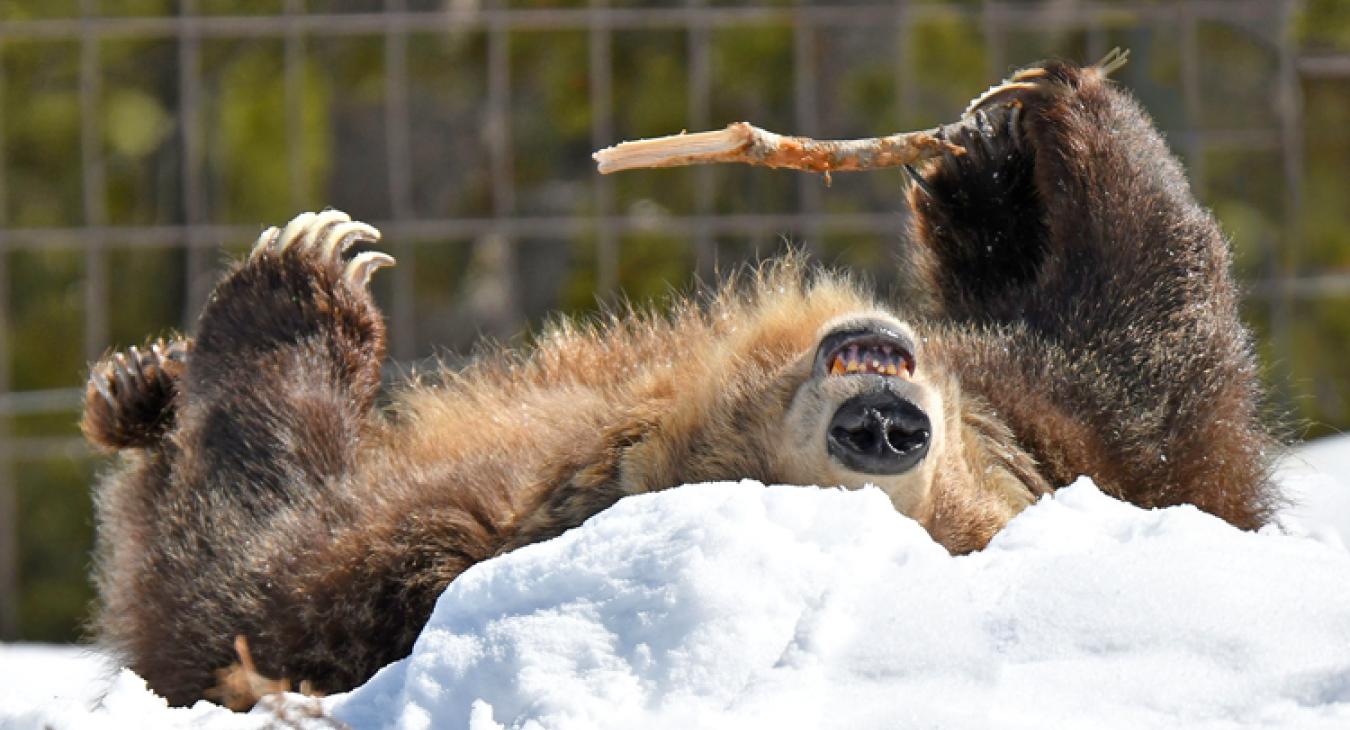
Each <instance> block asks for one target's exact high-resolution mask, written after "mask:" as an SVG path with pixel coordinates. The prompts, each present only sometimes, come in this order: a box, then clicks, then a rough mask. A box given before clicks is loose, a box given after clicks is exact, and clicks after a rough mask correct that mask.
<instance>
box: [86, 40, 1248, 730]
mask: <svg viewBox="0 0 1350 730" xmlns="http://www.w3.org/2000/svg"><path fill="white" fill-rule="evenodd" d="M948 133H949V134H950V135H951V137H952V139H953V140H954V141H957V142H958V143H960V144H962V145H963V146H965V148H966V149H967V151H968V152H967V154H966V155H964V156H959V157H958V156H952V157H948V158H946V159H944V160H938V161H934V162H932V163H930V165H929V166H928V167H927V168H926V169H924V170H923V171H921V172H917V173H916V174H918V175H921V185H920V186H917V187H916V188H915V189H914V191H913V192H912V194H911V203H912V205H913V207H914V210H915V212H916V214H917V216H916V217H917V226H916V231H915V235H914V243H913V246H912V247H911V248H910V252H909V254H908V260H907V261H905V262H904V267H905V269H906V271H907V272H909V273H910V274H912V276H913V282H912V287H911V288H910V289H909V290H908V291H907V294H906V297H905V298H906V301H904V302H902V303H900V305H899V306H900V307H901V308H900V309H888V308H887V307H886V306H885V303H884V302H879V301H877V300H875V299H874V298H873V297H872V295H870V294H869V293H867V292H866V291H865V290H864V288H862V287H860V286H859V285H858V284H856V283H855V282H853V281H851V280H850V279H848V278H847V277H844V276H840V275H835V274H829V273H821V272H815V271H809V270H807V268H806V266H805V263H804V262H803V261H802V260H801V259H800V258H797V257H789V258H786V259H784V260H782V261H779V262H776V263H773V264H770V265H768V266H766V267H764V268H762V269H761V270H759V271H757V272H753V273H751V274H749V275H747V276H745V277H742V278H741V279H740V280H738V281H734V282H732V283H730V284H728V285H726V286H725V287H724V288H722V289H720V290H718V291H716V292H713V293H711V294H708V295H706V296H705V297H703V298H701V299H696V300H689V301H686V302H683V303H680V304H677V305H676V306H675V307H674V308H673V309H672V310H671V311H670V312H668V313H665V314H647V313H639V312H629V313H624V314H623V315H621V316H617V317H614V318H612V319H610V320H608V321H606V322H603V323H600V324H594V325H586V324H576V323H571V322H559V323H557V324H555V325H553V326H552V327H550V328H549V329H548V330H547V331H546V332H545V333H543V334H542V335H541V336H540V338H539V340H538V342H537V344H536V345H535V347H533V348H532V349H531V350H530V351H528V352H513V351H499V352H493V353H489V354H485V355H484V356H482V357H481V358H480V359H479V360H478V362H477V363H476V364H474V365H472V366H470V367H469V368H467V369H465V370H463V371H461V372H448V371H447V372H443V373H440V374H439V375H438V376H437V377H435V378H433V379H432V380H434V382H422V383H413V384H410V385H409V386H408V387H406V388H404V389H403V390H401V391H399V392H398V393H397V394H396V396H395V402H394V405H393V406H392V407H391V408H389V409H384V410H373V403H374V400H375V396H376V393H377V390H378V387H379V371H380V364H381V359H382V356H383V346H384V328H383V324H382V322H381V318H380V314H379V312H378V311H377V310H376V308H375V306H374V304H373V303H372V300H371V298H370V296H369V294H368V293H367V291H366V289H365V287H364V279H365V277H364V276H352V266H353V264H351V263H346V262H344V260H343V258H342V257H341V256H340V255H338V254H340V252H341V249H342V246H339V247H338V248H337V249H336V250H334V249H332V248H331V247H330V248H327V249H325V248H324V246H325V243H324V242H325V241H327V240H328V239H329V238H331V237H332V236H328V235H326V233H325V231H327V232H328V233H331V232H332V229H333V226H335V225H338V223H335V222H334V221H335V220H336V219H335V218H330V219H328V221H327V223H326V225H327V228H325V229H324V230H320V231H317V232H313V231H310V232H306V231H301V230H297V231H292V232H290V234H287V233H283V234H281V235H280V236H279V237H278V235H277V234H275V233H273V232H269V233H268V234H265V235H264V239H262V241H261V243H260V246H259V248H258V249H256V252H255V254H254V255H253V256H251V257H250V258H249V260H248V261H246V262H244V263H242V264H241V265H239V266H237V267H236V268H235V269H234V271H232V272H231V273H230V274H229V275H228V276H227V277H226V278H225V279H224V281H223V282H222V283H221V284H220V285H219V286H218V287H217V289H216V291H215V293H214V294H213V296H212V297H211V300H210V302H209V303H208V305H207V307H206V309H205V311H204V312H203V314H202V318H201V322H200V324H199V327H198V333H197V335H196V340H195V343H194V344H193V345H192V351H191V353H190V355H189V356H187V366H186V371H185V372H182V373H181V374H178V375H177V376H176V377H173V376H174V375H175V373H174V372H173V371H172V370H171V369H170V368H168V367H159V366H158V365H157V364H158V363H159V360H156V362H155V363H151V365H155V366H154V367H149V366H144V365H143V366H142V367H140V368H136V367H131V368H128V367H127V366H126V365H125V364H122V365H119V364H118V363H117V361H116V360H111V361H108V362H105V363H104V364H102V365H100V366H99V367H98V368H96V369H95V372H94V375H93V377H92V379H91V385H90V391H89V400H88V402H87V407H86V413H85V424H84V426H85V431H86V433H87V434H88V435H89V437H90V439H91V440H93V441H94V442H95V443H97V444H100V445H101V446H104V447H105V448H109V449H122V451H121V465H120V466H119V467H118V469H117V470H116V471H115V472H113V473H112V474H110V475H109V476H107V477H106V478H105V479H104V480H103V484H102V485H101V486H100V488H99V491H98V511H99V526H100V544H101V556H100V557H101V560H100V564H99V585H100V589H101V593H102V597H103V609H102V612H101V617H100V628H101V632H102V636H103V639H104V640H105V641H106V642H107V643H108V644H110V645H111V646H113V647H115V648H116V649H117V650H119V651H120V652H122V654H123V656H124V658H125V659H126V660H127V661H128V662H129V664H130V666H131V667H132V668H133V669H135V670H136V671H137V672H139V673H140V674H141V675H142V676H143V677H145V678H146V679H147V680H148V681H149V683H150V685H151V686H152V687H153V688H154V689H155V690H157V691H158V692H160V693H161V694H163V695H165V696H166V697H167V698H169V700H170V701H172V702H174V703H178V704H181V703H188V702H192V701H194V700H196V699H198V698H200V697H202V695H203V692H204V691H205V690H206V689H207V688H209V687H210V686H211V685H212V684H213V682H214V681H215V680H214V674H213V671H214V670H217V669H220V668H223V667H225V666H228V665H229V664H231V662H232V661H233V660H234V654H233V651H232V646H233V643H234V640H235V637H236V636H237V635H241V634H242V635H244V636H246V637H247V638H248V642H249V645H250V646H251V647H252V649H253V655H254V657H255V659H256V661H257V665H258V670H259V671H261V672H262V673H264V674H267V675H270V676H275V677H287V678H290V679H292V680H296V681H299V680H310V681H311V682H313V684H314V686H315V687H316V688H317V689H319V690H323V691H335V690H343V689H347V688H350V687H352V686H353V685H355V684H357V683H359V682H361V681H362V680H364V679H366V678H367V677H369V676H370V674H371V673H372V672H373V671H374V670H375V669H377V668H379V667H380V666H382V665H383V664H385V663H388V662H390V661H392V660H395V659H398V658H400V657H402V656H404V655H405V654H406V653H407V652H408V650H409V648H410V646H411V644H412V641H413V639H414V637H415V636H416V635H417V633H418V631H419V629H420V627H421V626H422V624H423V622H424V621H425V619H426V618H427V616H428V615H429V613H430V611H431V608H432V604H433V602H434V601H435V599H436V597H437V596H438V595H439V594H440V592H441V591H442V589H444V588H445V586H446V585H447V584H448V583H449V582H450V581H451V580H453V579H454V578H455V576H457V575H458V574H459V573H460V572H462V571H463V570H464V569H466V568H467V567H469V566H470V565H472V564H474V563H476V562H479V561H481V560H484V559H487V558H489V557H491V556H493V555H496V554H498V553H501V552H503V551H505V550H509V549H511V548H513V547H515V546H519V545H523V544H527V543H532V542H536V541H539V540H543V539H547V538H549V537H553V536H555V535H557V534H559V533H561V532H562V531H564V530H566V529H568V528H571V527H573V526H575V525H578V524H580V523H581V522H582V521H583V520H585V519H586V518H587V517H589V516H591V515H593V514H595V513H596V512H598V511H600V510H603V509H604V508H606V507H608V506H609V505H611V504H613V503H614V502H615V501H616V500H618V499H620V498H621V497H623V496H625V495H628V494H635V493H639V492H647V491H652V490H658V489H665V488H669V487H673V486H676V485H680V484H684V483H689V482H700V481H708V480H724V479H738V478H752V479H758V480H761V481H764V482H771V483H772V482H780V483H796V484H821V485H838V484H842V485H845V486H850V487H856V486H860V485H861V484H863V483H865V482H875V483H877V484H879V485H880V486H882V488H883V489H885V490H886V491H887V492H888V493H889V494H890V495H891V497H892V500H893V501H894V502H895V504H896V506H897V508H898V509H900V510H902V511H904V512H905V513H906V514H909V515H910V516H912V517H914V518H915V519H917V520H919V521H920V523H922V524H923V525H924V526H925V527H926V528H927V529H928V530H929V531H930V532H931V534H932V535H933V536H934V538H935V539H937V540H938V541H940V542H941V543H942V544H943V545H945V546H947V547H948V549H950V550H952V551H954V552H964V551H969V550H974V549H978V548H980V547H982V546H983V545H984V544H985V543H986V542H987V541H988V540H989V538H990V537H991V536H992V535H993V534H994V532H996V531H997V530H998V529H999V528H1000V527H1001V526H1002V525H1004V524H1005V523H1006V522H1007V520H1008V519H1010V518H1011V516H1012V515H1014V514H1016V512H1017V511H1018V510H1019V509H1021V508H1022V507H1023V506H1025V505H1026V504H1029V503H1030V502H1031V501H1032V500H1034V499H1035V498H1036V496H1037V495H1040V494H1043V493H1045V492H1047V491H1048V490H1049V489H1050V488H1051V487H1053V486H1060V485H1063V484H1065V483H1067V482H1069V481H1070V480H1072V479H1073V478H1074V477H1076V476H1077V475H1079V474H1089V475H1091V476H1093V477H1094V478H1095V479H1096V480H1097V482H1098V483H1099V484H1100V485H1101V486H1102V487H1103V488H1105V489H1106V490H1108V491H1111V492H1112V493H1114V494H1117V495H1119V496H1121V497H1123V498H1125V499H1128V500H1130V501H1132V502H1135V503H1137V504H1140V505H1145V506H1161V505H1170V504H1177V503H1182V502H1190V503H1193V504H1196V505H1198V506H1199V507H1201V508H1202V509H1205V510H1208V511H1210V512H1212V513H1214V514H1216V515H1219V516H1221V517H1223V518H1224V519H1227V520H1229V521H1230V522H1232V523H1234V524H1236V525H1239V526H1241V527H1246V528H1250V527H1256V526H1258V525H1260V524H1262V522H1263V521H1264V520H1265V518H1266V517H1267V516H1268V510H1269V509H1270V507H1271V503H1272V497H1271V495H1272V492H1271V488H1270V486H1269V481H1268V479H1267V476H1266V471H1265V470H1266V461H1267V460H1266V457H1265V452H1266V449H1267V448H1268V446H1269V444H1270V441H1269V438H1268V436H1267V435H1266V432H1265V430H1264V429H1263V428H1262V425H1261V421H1260V417H1259V416H1260V414H1259V412H1258V397H1259V392H1258V385H1257V377H1256V368H1255V364H1254V360H1253V356H1252V351H1251V346H1250V344H1249V342H1248V336H1247V334H1246V331H1245V330H1244V329H1243V327H1242V326H1241V324H1240V323H1239V322H1238V319H1237V316H1236V294H1235V291H1234V288H1233V285H1232V283H1231V281H1230V279H1229V274H1228V252H1227V248H1226V246H1225V243H1224V241H1223V239H1222V237H1221V236H1220V234H1219V232H1218V230H1217V228H1216V226H1215V224H1214V221H1213V220H1212V219H1211V218H1210V216H1209V215H1208V214H1207V213H1206V212H1205V211H1203V210H1202V209H1201V208H1200V207H1199V206H1198V205H1197V204H1196V202H1195V201H1194V199H1193V197H1192V195H1191V193H1190V191H1189V188H1188V187H1187V184H1186V181H1185V178H1184V177H1183V175H1182V172H1181V170H1180V167H1179V166H1178V164H1177V163H1176V161H1175V160H1174V159H1173V158H1172V157H1171V155H1170V154H1168V152H1167V150H1166V148H1165V147H1164V145H1163V143H1162V141H1161V139H1160V138H1159V136H1158V134H1157V132H1156V131H1155V130H1154V129H1153V128H1152V126H1151V124H1150V122H1149V120H1148V118H1147V117H1146V116H1145V115H1144V113H1143V112H1142V111H1141V110H1140V109H1139V107H1138V106H1137V105H1136V104H1135V102H1133V101H1132V100H1131V99H1130V98H1129V97H1128V96H1126V95H1125V94H1123V93H1122V92H1120V91H1118V90H1117V89H1115V88H1113V87H1112V86H1111V85H1109V84H1108V83H1107V82H1106V81H1105V79H1104V75H1103V74H1102V73H1101V72H1100V71H1099V70H1098V69H1091V68H1090V69H1079V68H1076V67H1074V66H1070V65H1067V64H1061V63H1052V64H1048V65H1045V66H1043V67H1038V68H1034V69H1030V70H1028V71H1025V72H1023V73H1022V74H1020V75H1019V76H1018V77H1015V78H1014V79H1013V80H1012V81H1011V82H1010V83H1009V84H1007V85H1006V86H1004V87H1002V88H1001V89H1000V90H998V91H996V92H994V93H992V94H990V95H987V96H986V97H984V99H983V100H982V101H981V103H980V104H979V108H978V109H976V110H975V111H974V112H973V113H972V114H971V115H969V116H968V117H967V118H966V119H964V120H963V121H962V122H961V123H958V124H956V125H953V126H952V127H950V128H949V129H948ZM343 230H347V229H343ZM353 237H360V236H359V235H357V234H350V235H347V238H346V239H344V240H343V241H342V244H343V246H345V245H346V244H347V243H350V242H351V241H350V239H351V238H353ZM292 238H296V239H299V240H300V243H297V244H296V245H289V246H288V247H286V248H284V250H283V249H282V246H283V245H288V242H289V240H290V239H292ZM367 263H369V262H368V261H367ZM364 273H366V274H368V271H367V272H364ZM858 321H865V322H873V323H879V325H878V326H883V327H885V328H888V329H892V330H895V331H897V332H902V333H905V334H904V335H903V336H905V337H909V336H910V335H912V336H913V337H912V339H913V343H914V347H913V349H914V352H913V353H912V354H913V356H914V360H915V363H916V368H915V372H914V376H913V378H912V379H904V378H894V377H892V378H882V377H881V376H865V377H862V378H846V377H838V376H829V377H825V376H823V375H822V373H821V372H820V371H819V370H817V369H813V368H815V367H818V366H816V365H813V363H814V362H816V361H817V356H816V350H817V348H818V346H819V345H820V343H821V342H822V340H823V339H824V338H826V337H827V336H828V335H829V334H830V333H832V332H835V331H837V330H838V329H839V327H841V326H851V323H856V322H858ZM186 349H187V346H186V345H182V346H180V347H179V350H178V352H179V355H183V354H185V353H186ZM180 359H181V358H180ZM175 362H176V361H175ZM166 374H167V375H168V376H170V377H169V378H168V379H167V380H166V379H165V378H164V377H163V376H164V375H166ZM877 383H881V385H877ZM869 388H870V389H873V390H876V389H881V390H887V389H889V390H893V391H894V392H896V393H901V394H903V395H904V397H905V398H906V399H908V400H910V401H912V402H914V403H915V404H917V405H918V407H920V408H922V409H923V410H924V411H926V412H927V414H928V417H929V418H931V420H932V434H931V445H930V449H929V451H928V453H927V456H925V457H924V458H923V461H922V462H921V463H920V465H919V466H915V467H914V468H913V469H911V470H909V471H908V472H906V473H903V474H898V475H894V476H890V475H884V476H877V475H868V474H858V473H853V472H850V471H849V470H848V469H846V468H844V467H843V466H841V465H840V463H839V462H838V461H836V460H833V459H831V458H830V456H829V455H828V454H827V453H826V451H825V448H824V437H823V435H824V433H825V431H824V428H825V427H824V425H822V424H823V421H822V419H826V420H828V417H829V414H830V413H831V412H832V411H833V409H834V407H835V406H837V405H838V404H839V403H840V402H841V401H842V400H843V399H845V398H847V397H850V396H852V395H854V394H856V393H858V392H862V391H864V390H867V389H869ZM148 404H159V407H158V409H156V408H151V407H149V405H148ZM150 411H154V413H153V414H151V413H150ZM138 424H155V425H153V426H150V425H146V426H145V427H141V426H139V425H138ZM127 434H131V435H127Z"/></svg>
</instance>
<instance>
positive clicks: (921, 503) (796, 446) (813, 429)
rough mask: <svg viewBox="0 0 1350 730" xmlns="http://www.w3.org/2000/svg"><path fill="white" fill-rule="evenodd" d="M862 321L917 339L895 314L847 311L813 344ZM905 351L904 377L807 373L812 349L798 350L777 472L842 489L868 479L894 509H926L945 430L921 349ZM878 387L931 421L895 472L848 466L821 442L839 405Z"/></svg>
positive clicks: (940, 402)
mask: <svg viewBox="0 0 1350 730" xmlns="http://www.w3.org/2000/svg"><path fill="white" fill-rule="evenodd" d="M865 321H871V322H882V323H885V324H886V326H887V327H889V328H891V329H894V330H896V331H898V332H901V333H903V334H904V335H906V336H907V337H908V339H910V340H911V341H912V342H915V343H917V342H918V341H919V340H918V338H917V337H916V336H914V333H913V329H912V328H911V327H910V326H909V325H908V324H906V323H904V322H901V321H900V320H899V319H896V318H895V317H894V316H893V315H891V314H890V313H888V312H885V311H881V310H867V311H860V312H850V313H847V314H843V315H840V316H837V317H834V318H832V319H830V320H829V321H828V322H826V323H825V324H824V325H823V326H822V327H821V328H820V329H819V330H818V331H817V333H816V338H815V339H816V343H817V347H818V346H819V343H820V342H821V341H822V340H823V339H824V338H825V337H827V336H828V335H830V334H831V333H833V332H837V331H840V330H842V329H846V328H848V327H850V326H852V325H855V324H856V323H860V322H865ZM911 354H912V355H913V356H914V359H915V364H916V367H915V370H914V373H913V375H911V376H905V377H901V376H886V375H847V376H839V375H829V374H821V373H818V372H813V370H814V365H815V360H816V348H812V350H811V351H809V352H807V353H805V354H804V355H803V357H802V359H801V362H800V363H799V364H798V368H799V371H800V373H801V375H800V377H801V378H802V382H801V385H800V386H799V387H798V388H797V391H796V393H795V395H794V396H793V398H792V403H791V405H790V406H789V407H788V410H787V413H786V414H785V416H784V421H785V423H784V426H785V432H786V434H787V435H788V439H789V442H790V446H789V448H785V449H782V450H781V451H780V452H779V454H778V455H779V457H780V458H781V459H782V465H781V468H782V470H783V473H784V474H785V475H787V476H788V478H789V479H790V480H791V481H792V482H793V483H797V484H817V485H820V486H840V487H845V488H848V489H859V488H862V487H863V486H865V485H868V484H871V485H874V486H876V487H878V488H880V489H881V490H882V491H884V492H886V494H887V495H889V496H890V498H891V502H892V503H893V504H894V505H895V507H896V509H897V510H899V511H900V512H902V513H904V514H906V515H909V516H911V517H918V516H920V515H923V514H927V513H928V512H930V511H931V509H930V505H931V502H932V490H933V478H934V472H935V470H936V468H937V467H936V465H937V464H938V463H939V461H940V460H941V454H942V452H943V449H944V448H945V446H946V438H945V436H944V433H943V432H944V430H945V429H944V428H943V423H944V421H945V417H944V414H943V399H942V395H941V393H940V392H938V390H937V389H935V388H933V387H932V384H931V383H930V382H929V373H928V370H927V369H926V368H925V367H924V363H923V354H922V353H921V352H914V353H911ZM878 390H886V391H890V392H892V393H895V394H896V395H899V396H900V397H902V398H904V399H906V400H908V401H910V402H912V403H914V405H916V406H918V407H919V408H920V409H922V410H923V411H924V412H925V413H926V414H927V415H928V417H929V418H930V420H932V422H933V429H932V439H931V441H930V445H929V452H928V454H927V455H926V456H925V457H924V458H923V460H922V461H920V462H919V464H918V465H917V466H915V467H914V468H913V469H910V470H909V471H906V472H904V473H901V474H894V475H887V474H867V473H862V472H858V471H854V470H852V469H850V468H848V467H847V466H846V465H844V464H843V463H841V462H840V461H839V460H838V459H836V458H834V457H832V456H831V455H830V453H829V451H828V449H827V446H826V444H827V442H826V431H827V429H828V427H829V424H830V419H831V418H832V417H833V416H834V413H835V411H836V410H837V409H838V408H839V407H840V405H841V404H843V403H844V402H845V401H847V400H848V399H850V398H852V397H854V396H857V395H859V394H862V393H864V392H867V391H878Z"/></svg>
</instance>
